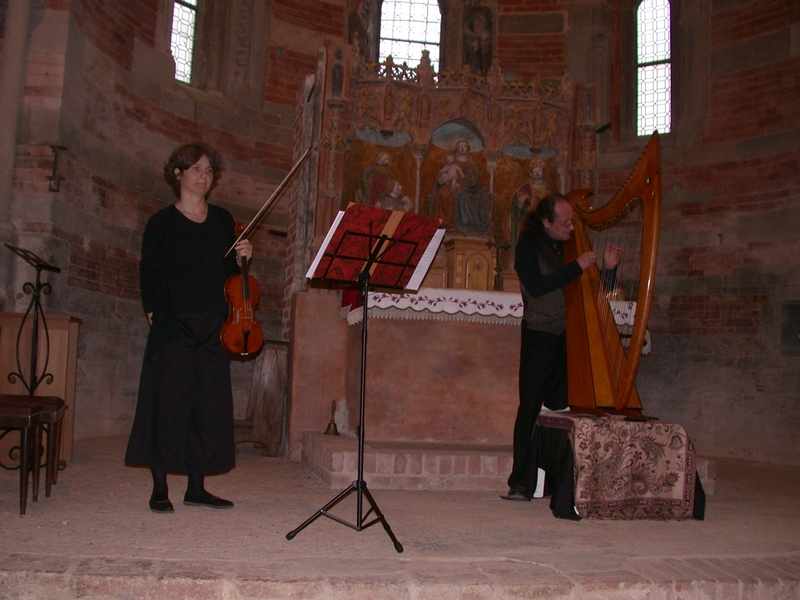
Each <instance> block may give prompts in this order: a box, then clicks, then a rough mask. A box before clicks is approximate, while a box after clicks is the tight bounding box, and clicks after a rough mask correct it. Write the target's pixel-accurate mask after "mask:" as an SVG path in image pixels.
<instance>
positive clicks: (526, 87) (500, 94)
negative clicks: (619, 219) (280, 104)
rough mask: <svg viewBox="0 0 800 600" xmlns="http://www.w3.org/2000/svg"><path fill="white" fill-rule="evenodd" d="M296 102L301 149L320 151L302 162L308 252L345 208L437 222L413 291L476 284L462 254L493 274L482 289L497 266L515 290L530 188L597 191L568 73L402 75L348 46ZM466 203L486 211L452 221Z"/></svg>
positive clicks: (583, 112) (588, 136)
mask: <svg viewBox="0 0 800 600" xmlns="http://www.w3.org/2000/svg"><path fill="white" fill-rule="evenodd" d="M301 104H302V106H301V108H302V110H301V115H302V116H301V122H302V125H301V127H302V135H301V139H302V140H303V141H302V143H303V144H304V145H306V146H308V145H314V146H317V147H318V148H319V152H318V153H317V154H316V155H315V156H314V158H313V159H312V160H311V161H310V162H311V165H310V172H311V174H312V178H313V177H314V176H315V180H313V181H312V182H311V183H310V185H309V192H311V193H310V202H309V205H308V209H309V210H310V211H311V212H312V213H313V236H311V237H313V240H310V241H311V244H310V245H311V252H315V251H316V249H317V248H318V247H319V245H320V243H321V242H322V239H323V237H324V235H325V232H326V231H327V229H328V227H329V226H330V224H331V222H332V221H333V218H334V216H335V215H336V213H337V212H338V211H339V210H341V209H343V208H344V207H345V206H346V205H347V204H348V203H349V202H353V201H356V202H362V203H372V204H376V205H381V206H385V207H387V208H393V209H395V210H398V209H399V210H408V211H413V212H416V213H421V214H428V215H431V216H437V217H440V218H443V221H444V222H443V226H446V227H447V229H448V233H447V235H446V237H445V244H443V245H442V248H441V249H440V257H438V258H437V261H436V262H435V263H434V265H433V267H432V269H431V281H430V282H425V283H424V284H423V285H439V284H440V282H445V285H446V286H448V287H470V286H476V285H478V284H476V281H478V279H476V278H475V277H473V278H472V279H470V278H468V277H467V276H466V269H467V265H466V264H463V260H461V259H463V253H464V251H467V252H469V253H470V255H471V256H473V257H474V258H473V259H472V263H471V265H472V268H473V269H477V270H480V269H482V268H484V269H491V270H492V273H491V274H490V276H489V277H487V278H485V279H484V280H483V281H485V282H486V283H485V285H487V286H488V289H491V287H492V285H493V283H494V275H495V273H494V269H495V267H496V265H497V264H498V263H499V264H500V266H501V267H503V269H504V271H503V279H504V281H505V282H506V284H505V287H506V289H507V290H509V291H512V290H515V289H518V283H516V282H515V281H514V279H515V277H514V275H513V249H511V248H510V244H511V243H513V241H514V240H515V239H516V236H514V235H513V233H512V230H513V229H514V228H515V227H517V226H518V224H519V220H520V215H521V214H523V213H524V212H525V211H526V210H527V209H528V208H529V207H530V206H532V205H534V204H535V202H536V200H538V199H539V198H538V197H536V196H537V193H536V190H540V191H541V190H544V189H547V190H550V191H560V192H564V191H566V190H572V189H577V188H586V187H596V181H595V179H596V134H595V131H596V123H595V99H594V90H593V88H592V87H591V86H587V85H583V84H577V83H573V82H572V81H571V80H570V77H569V73H567V72H565V73H564V75H563V76H562V77H560V78H539V77H537V78H535V79H533V80H530V81H519V80H507V79H506V78H505V77H504V75H503V73H502V72H501V69H500V66H499V64H498V62H497V60H496V59H495V61H494V63H493V64H492V66H491V68H490V69H489V72H488V74H487V75H486V76H485V77H484V76H482V75H479V74H474V73H472V72H471V71H470V69H469V68H468V67H467V68H464V69H463V70H462V71H459V72H442V73H436V72H434V71H433V69H432V67H431V64H430V61H429V59H428V56H427V53H424V54H423V57H422V61H421V63H420V65H419V66H418V67H416V68H410V67H407V66H406V65H405V64H403V65H397V64H394V63H393V62H392V61H391V57H390V58H389V59H388V60H387V61H386V62H384V63H370V62H365V60H364V58H363V56H362V55H361V54H359V53H358V52H356V51H354V47H353V46H349V45H346V44H333V43H331V44H329V45H327V46H326V47H325V48H323V49H322V50H321V51H320V54H319V62H318V68H317V73H316V76H315V78H314V84H313V88H311V90H310V92H309V93H308V94H307V97H306V98H304V99H303V100H302V102H301ZM464 142H466V144H464ZM459 143H461V146H459ZM303 149H304V148H303ZM535 167H539V171H538V172H537V175H538V178H536V180H535V181H534V176H533V175H532V172H533V169H534V168H535ZM453 173H455V174H456V175H454V177H458V179H449V177H450V175H451V174H453ZM448 186H449V188H450V189H445V188H448ZM465 190H467V191H465ZM521 190H522V192H521ZM526 190H527V191H528V192H530V191H531V190H532V191H533V192H534V193H532V194H530V193H523V192H525V191H526ZM539 195H541V194H539ZM528 196H533V197H530V198H529V197H528ZM465 202H472V206H473V208H474V207H478V208H479V209H482V210H484V212H483V213H481V214H480V215H478V217H474V215H475V211H474V210H473V212H472V213H466V214H467V217H469V218H471V219H472V220H471V221H469V220H467V219H466V218H463V213H460V214H461V215H462V218H460V220H459V214H455V213H454V211H456V209H457V208H458V206H459V205H461V206H464V205H465V204H464V203H465ZM515 202H516V206H513V207H512V205H513V204H514V203H515ZM448 207H449V208H448ZM454 207H455V208H454ZM448 211H450V212H448ZM473 217H474V218H473ZM476 222H477V224H475V223H476ZM484 225H485V226H484ZM487 242H491V243H490V245H487V244H486V243H487ZM504 244H507V245H508V246H509V247H506V248H504V247H503V245H504ZM448 248H450V249H451V250H450V252H451V256H450V257H449V258H447V257H446V256H445V254H446V252H447V249H448ZM498 251H499V254H498ZM459 253H460V258H459ZM458 265H461V267H458ZM457 268H461V272H457V271H456V269H457ZM443 271H446V272H443ZM470 281H471V283H470Z"/></svg>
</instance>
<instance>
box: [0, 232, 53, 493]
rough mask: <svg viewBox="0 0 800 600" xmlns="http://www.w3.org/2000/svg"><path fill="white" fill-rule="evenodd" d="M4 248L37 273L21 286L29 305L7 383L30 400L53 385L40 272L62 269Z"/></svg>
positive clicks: (47, 289)
mask: <svg viewBox="0 0 800 600" xmlns="http://www.w3.org/2000/svg"><path fill="white" fill-rule="evenodd" d="M5 246H6V248H8V249H9V250H11V252H13V253H14V254H16V255H17V256H19V257H20V258H22V259H23V260H25V262H27V263H28V264H29V265H31V266H32V267H33V268H34V269H36V283H35V284H33V283H30V282H29V281H28V282H25V284H24V285H23V286H22V291H23V292H25V293H26V294H29V295H30V296H31V301H30V302H29V303H28V309H27V310H26V311H25V315H24V316H23V317H22V321H21V322H20V324H19V331H18V332H17V343H16V359H17V370H16V371H12V372H10V373H8V376H7V378H8V381H9V382H11V383H16V382H17V380H19V381H20V383H22V385H23V386H24V387H25V391H26V392H27V393H28V395H29V396H33V394H34V392H36V388H37V387H39V384H40V383H42V382H43V381H44V382H47V383H52V381H53V375H52V373H48V372H47V365H48V363H49V362H50V332H49V330H48V329H47V319H46V318H45V316H44V309H42V302H41V298H42V295H45V296H46V295H47V294H49V293H50V290H51V288H50V284H49V283H46V282H45V283H42V280H41V274H42V271H50V272H52V273H60V272H61V269H59V268H58V267H56V266H53V265H51V264H49V263H47V262H45V261H44V260H42V259H41V258H39V257H38V256H36V254H34V253H33V252H31V251H30V250H25V249H24V248H17V247H16V246H11V245H9V244H6V245H5ZM29 316H30V317H31V319H32V320H33V322H32V325H31V355H30V368H29V370H28V377H27V378H26V377H25V375H24V373H23V368H22V356H21V348H22V333H23V332H24V331H25V321H26V320H27V319H28V317H29ZM40 319H41V328H42V331H43V332H44V337H45V346H44V350H45V353H44V366H43V367H42V369H41V373H40V372H39V320H40ZM12 431H13V430H11V429H7V430H5V431H3V432H2V433H0V439H2V438H3V437H5V436H6V435H7V434H9V433H11V432H12ZM48 435H49V433H48ZM15 452H21V450H20V448H19V447H17V446H14V447H12V448H11V449H9V452H8V455H9V458H11V459H14V460H16V459H15V457H14V454H15ZM36 460H38V459H36ZM0 467H2V468H3V469H7V470H9V471H11V470H15V469H19V468H21V467H22V462H21V461H20V465H19V466H14V467H12V466H9V465H6V464H5V463H4V462H3V461H2V457H0ZM56 467H57V468H58V469H63V468H64V467H66V463H64V462H63V461H62V462H60V463H59V464H58V465H56ZM48 494H49V492H48Z"/></svg>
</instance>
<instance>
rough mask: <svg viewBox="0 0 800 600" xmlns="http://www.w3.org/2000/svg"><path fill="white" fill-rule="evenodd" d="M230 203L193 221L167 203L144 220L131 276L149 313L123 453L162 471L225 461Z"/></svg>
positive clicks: (229, 433) (230, 443)
mask: <svg viewBox="0 0 800 600" xmlns="http://www.w3.org/2000/svg"><path fill="white" fill-rule="evenodd" d="M234 239H235V236H234V222H233V217H231V215H230V213H229V212H228V211H226V210H224V209H222V208H220V207H217V206H212V205H209V206H208V216H207V218H206V220H205V221H203V222H202V223H195V222H194V221H191V220H190V219H187V218H186V217H185V216H184V215H183V214H181V212H180V211H179V210H178V209H177V208H175V206H174V205H172V206H168V207H167V208H164V209H162V210H161V211H159V212H158V213H156V214H155V215H153V217H152V218H151V219H150V220H149V221H148V223H147V227H146V228H145V233H144V238H143V240H142V260H141V263H140V268H139V276H140V283H141V290H142V303H143V305H144V310H145V312H147V313H149V312H152V313H153V317H152V326H151V328H150V333H149V335H148V339H147V347H146V349H145V357H144V362H143V364H142V374H141V378H140V381H139V398H138V402H137V405H136V416H135V418H134V422H133V429H132V431H131V436H130V439H129V441H128V450H127V453H126V455H125V462H126V463H129V464H134V465H145V466H148V467H150V468H154V469H159V470H162V471H167V472H170V473H197V474H205V475H207V474H211V473H220V472H223V471H227V470H229V469H231V468H233V466H234V462H235V458H234V434H233V398H232V394H231V377H230V358H229V356H228V353H227V352H226V351H225V350H224V349H223V348H222V346H221V345H220V341H219V334H220V329H221V328H222V324H223V323H224V321H225V318H226V315H227V305H226V303H225V298H224V292H223V287H224V284H225V280H226V279H227V278H228V277H229V276H231V275H233V274H236V273H237V272H238V270H239V269H238V266H237V265H236V259H235V256H234V255H233V253H231V255H230V256H229V258H228V259H226V260H223V256H224V255H225V252H227V250H228V248H230V247H231V245H232V244H233V242H234Z"/></svg>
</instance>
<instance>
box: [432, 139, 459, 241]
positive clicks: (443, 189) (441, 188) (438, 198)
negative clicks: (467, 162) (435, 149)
mask: <svg viewBox="0 0 800 600" xmlns="http://www.w3.org/2000/svg"><path fill="white" fill-rule="evenodd" d="M444 160H445V165H444V166H443V167H442V168H441V169H439V173H438V174H437V175H436V180H435V181H434V183H433V191H432V192H431V195H430V199H429V213H428V214H429V215H430V216H432V217H438V218H440V219H441V220H442V227H444V228H445V229H448V230H451V231H453V230H455V206H456V194H457V193H458V191H459V190H460V189H461V184H462V182H463V181H464V171H462V170H461V167H459V166H458V165H457V164H456V156H455V154H448V155H447V156H446V157H445V159H444Z"/></svg>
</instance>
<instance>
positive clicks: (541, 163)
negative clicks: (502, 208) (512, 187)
mask: <svg viewBox="0 0 800 600" xmlns="http://www.w3.org/2000/svg"><path fill="white" fill-rule="evenodd" d="M528 166H529V168H530V173H531V178H530V179H529V180H528V181H527V182H525V184H524V185H522V186H521V187H520V188H519V189H518V190H517V191H516V192H515V193H514V197H513V198H512V199H511V207H510V210H509V215H508V232H509V241H510V243H511V247H512V248H516V247H517V242H518V241H519V228H520V225H521V224H522V219H523V218H524V217H525V214H526V213H527V212H528V211H529V210H531V209H533V208H536V205H537V204H538V203H539V200H541V199H542V198H544V197H545V196H546V195H547V194H549V193H550V192H552V191H554V190H551V189H550V186H549V185H548V184H547V181H545V178H544V170H545V166H546V162H545V160H544V159H543V158H541V157H538V156H537V157H536V158H534V159H532V160H531V161H530V163H528Z"/></svg>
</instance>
